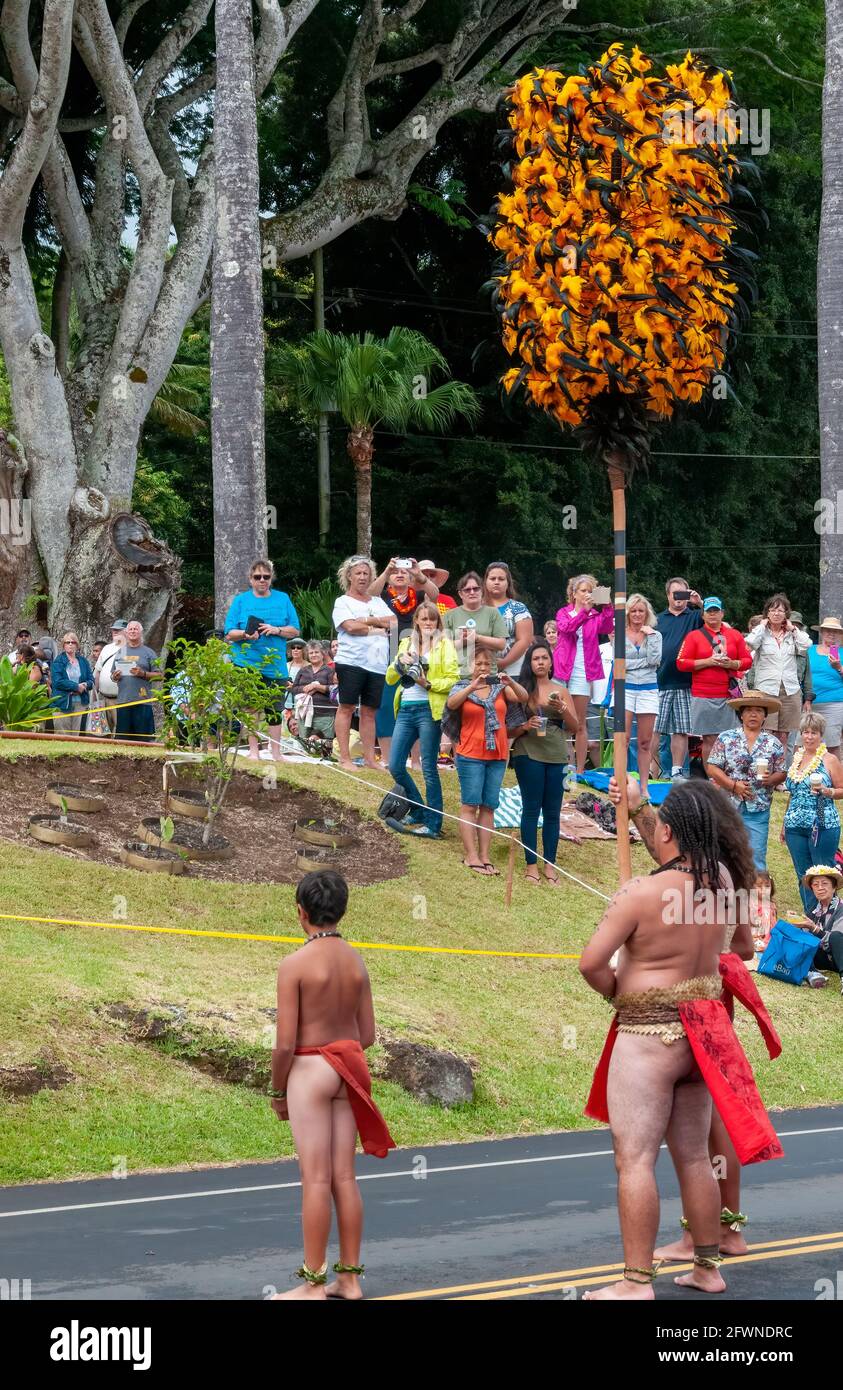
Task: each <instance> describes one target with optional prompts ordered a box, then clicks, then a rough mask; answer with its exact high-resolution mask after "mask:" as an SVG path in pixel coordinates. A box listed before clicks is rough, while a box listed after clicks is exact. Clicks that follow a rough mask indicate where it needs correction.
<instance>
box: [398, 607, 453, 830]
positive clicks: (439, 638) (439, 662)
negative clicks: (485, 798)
mask: <svg viewBox="0 0 843 1390" xmlns="http://www.w3.org/2000/svg"><path fill="white" fill-rule="evenodd" d="M459 678H460V668H459V665H458V662H457V653H456V648H455V647H454V644H453V642H452V641H451V640H450V638H449V637H446V636H445V629H444V626H443V623H442V614H441V613H440V612H439V609H438V608H437V606H436V604H435V603H432V602H430V601H428V600H425V601H424V602H423V603H422V604H421V605H420V606H419V607H418V608H417V609H416V613H415V617H414V618H413V631H412V633H411V634H410V635H409V636H407V637H403V638H402V639H401V642H400V643H399V646H398V655H397V656H396V658H395V661H394V662H393V663H392V665H391V666H390V667H389V668H388V670H387V673H386V683H387V686H394V685H396V684H397V686H398V688H397V690H396V691H395V732H394V734H393V735H392V750H391V754H390V759H389V770H390V772H391V773H392V776H393V777H394V778H395V781H396V782H397V783H398V785H399V787H401V788H402V789H403V790H404V791H405V792H406V794H407V796H408V797H409V799H410V801H411V802H412V803H415V805H411V808H410V814H409V816H408V817H407V818H406V820H404V821H403V822H402V821H392V822H388V824H391V826H392V828H393V829H394V830H404V829H405V828H409V829H410V831H411V833H413V834H414V835H416V836H418V837H420V838H422V839H427V840H439V839H441V838H442V783H441V782H440V781H439V768H438V765H437V764H438V758H439V736H440V732H441V728H442V711H443V710H444V708H445V700H446V698H447V696H448V695H449V694H450V692H451V689H452V688H453V686H454V685H455V684H456V682H457V681H458V680H459ZM416 740H418V741H419V744H420V745H421V767H422V773H423V774H424V788H425V797H426V799H427V809H425V808H424V807H423V806H422V805H421V804H420V803H421V797H420V795H419V792H418V788H417V787H416V784H415V782H414V781H413V779H412V777H411V776H410V774H409V772H408V771H407V755H408V753H409V752H410V749H411V748H412V747H413V745H414V744H415V742H416Z"/></svg>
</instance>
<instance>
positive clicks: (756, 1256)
mask: <svg viewBox="0 0 843 1390" xmlns="http://www.w3.org/2000/svg"><path fill="white" fill-rule="evenodd" d="M817 1241H840V1242H843V1231H825V1232H821V1233H819V1234H818V1235H813V1236H790V1237H788V1238H787V1239H786V1240H763V1241H757V1242H756V1243H755V1244H754V1245H751V1246H750V1247H749V1250H750V1253H749V1254H748V1255H733V1256H731V1257H729V1258H728V1259H727V1260H726V1261H724V1263H728V1264H740V1263H742V1262H746V1261H747V1260H750V1259H753V1260H761V1259H764V1258H765V1257H766V1255H767V1254H770V1258H773V1255H772V1253H771V1252H772V1251H774V1250H779V1249H780V1248H781V1247H786V1248H784V1249H781V1253H782V1254H785V1255H787V1254H795V1255H798V1254H801V1253H802V1252H801V1251H800V1250H797V1249H794V1247H795V1246H799V1245H814V1244H815V1243H816V1242H817ZM821 1248H823V1249H825V1248H828V1249H830V1250H834V1249H837V1248H838V1247H837V1246H835V1245H829V1246H828V1247H825V1246H823V1247H821ZM692 1268H693V1266H692V1265H690V1264H682V1265H680V1264H679V1263H678V1262H677V1263H673V1262H670V1263H667V1264H665V1265H664V1266H663V1267H662V1269H661V1270H660V1274H669V1273H671V1272H676V1271H680V1270H686V1269H692ZM622 1273H623V1261H620V1262H619V1261H615V1262H614V1263H613V1264H608V1265H587V1266H585V1267H584V1268H582V1269H554V1270H550V1271H548V1273H546V1274H522V1275H518V1276H516V1277H513V1278H511V1279H489V1280H486V1282H485V1283H480V1284H455V1285H453V1286H452V1287H450V1288H448V1287H444V1288H438V1289H416V1290H414V1291H413V1292H411V1293H393V1294H385V1295H383V1296H382V1297H381V1298H380V1299H379V1300H377V1301H378V1302H382V1303H387V1302H400V1301H402V1300H406V1299H412V1298H433V1297H436V1296H437V1295H438V1296H440V1297H441V1296H442V1295H445V1294H465V1293H471V1292H472V1291H474V1290H478V1289H513V1290H515V1292H517V1290H516V1289H515V1286H517V1285H525V1284H526V1285H530V1284H531V1285H539V1284H542V1281H543V1280H548V1279H564V1280H565V1281H566V1283H565V1284H554V1285H553V1286H552V1287H553V1288H565V1287H570V1284H571V1283H572V1282H575V1283H584V1282H585V1283H592V1284H599V1283H600V1282H601V1281H600V1279H591V1280H585V1281H583V1280H582V1279H581V1278H579V1277H578V1276H580V1275H588V1274H598V1275H603V1274H615V1275H616V1276H617V1278H618V1279H619V1278H620V1277H621V1275H622ZM515 1292H513V1293H511V1294H510V1295H509V1296H510V1297H515ZM524 1292H527V1293H529V1292H530V1290H529V1289H526V1290H524ZM501 1296H502V1297H503V1295H501ZM478 1297H489V1298H493V1297H495V1295H494V1294H488V1295H487V1294H479V1295H478Z"/></svg>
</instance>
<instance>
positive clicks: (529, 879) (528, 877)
mask: <svg viewBox="0 0 843 1390" xmlns="http://www.w3.org/2000/svg"><path fill="white" fill-rule="evenodd" d="M538 881H539V876H538V874H525V875H524V882H525V883H536V884H537V883H538Z"/></svg>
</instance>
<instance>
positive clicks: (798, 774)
mask: <svg viewBox="0 0 843 1390" xmlns="http://www.w3.org/2000/svg"><path fill="white" fill-rule="evenodd" d="M811 650H812V651H813V648H811ZM825 729H826V721H825V719H824V718H823V716H822V715H821V714H817V713H816V712H812V713H811V714H803V716H802V719H801V721H800V724H799V732H800V734H801V736H802V747H801V748H797V750H796V756H795V758H794V759H793V762H792V763H791V764H790V769H789V771H788V774H787V778H786V780H785V784H784V787H785V791H788V792H790V802H789V803H788V807H787V810H786V811H785V813H784V825H783V826H782V835H781V838H782V839H783V840H784V842H785V844H786V845H787V847H788V850H789V851H790V857H791V859H792V860H793V867H794V869H795V870H796V878H797V882H798V884H799V893H800V896H801V898H802V904H803V906H804V908H805V911H806V912H809V913H810V912H813V910H814V908H815V907H816V905H817V900H816V898H815V896H814V893H813V891H812V889H811V888H810V886H809V885H808V884H807V883H805V874H806V872H807V871H808V869H810V867H811V865H812V864H833V863H834V856H835V854H836V853H837V846H838V845H839V843H840V813H839V812H838V810H837V807H836V805H835V804H834V803H835V802H836V801H839V800H840V798H841V797H843V766H842V765H841V763H840V759H839V758H838V757H836V755H835V754H834V753H830V752H829V750H828V748H827V747H826V745H825V742H824V741H823V734H824V732H825Z"/></svg>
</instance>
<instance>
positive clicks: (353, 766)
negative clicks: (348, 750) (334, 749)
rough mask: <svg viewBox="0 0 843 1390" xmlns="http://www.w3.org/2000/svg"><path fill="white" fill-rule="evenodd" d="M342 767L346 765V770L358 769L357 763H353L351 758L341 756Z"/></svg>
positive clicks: (353, 770) (354, 770)
mask: <svg viewBox="0 0 843 1390" xmlns="http://www.w3.org/2000/svg"><path fill="white" fill-rule="evenodd" d="M340 767H344V768H345V770H346V772H356V771H357V764H356V763H353V762H352V761H351V759H350V758H340Z"/></svg>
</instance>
